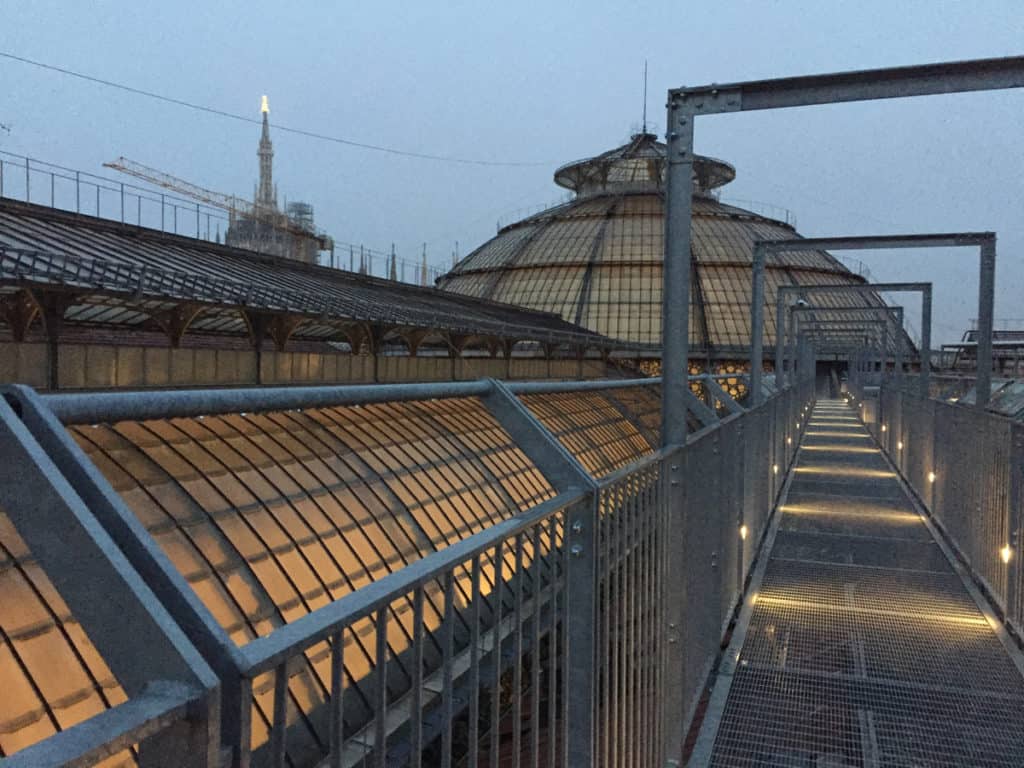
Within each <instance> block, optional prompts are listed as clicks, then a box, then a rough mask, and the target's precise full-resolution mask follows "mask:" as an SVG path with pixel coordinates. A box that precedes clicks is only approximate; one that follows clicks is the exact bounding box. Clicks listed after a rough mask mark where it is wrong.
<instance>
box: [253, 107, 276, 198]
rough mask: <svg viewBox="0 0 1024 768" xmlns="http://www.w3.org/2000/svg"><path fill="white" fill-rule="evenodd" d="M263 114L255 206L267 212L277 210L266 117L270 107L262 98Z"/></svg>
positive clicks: (272, 161)
mask: <svg viewBox="0 0 1024 768" xmlns="http://www.w3.org/2000/svg"><path fill="white" fill-rule="evenodd" d="M260 111H261V112H262V113H263V133H262V134H261V135H260V148H259V151H258V152H257V153H256V154H257V155H258V156H259V158H260V186H259V189H258V191H257V192H256V206H257V207H258V208H264V209H269V210H276V209H277V195H276V194H274V147H273V145H272V144H271V143H270V125H269V124H268V123H267V116H268V115H269V114H270V105H269V104H268V103H267V97H266V96H264V97H263V99H262V100H261V102H260Z"/></svg>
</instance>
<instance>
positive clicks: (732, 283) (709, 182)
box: [438, 133, 880, 370]
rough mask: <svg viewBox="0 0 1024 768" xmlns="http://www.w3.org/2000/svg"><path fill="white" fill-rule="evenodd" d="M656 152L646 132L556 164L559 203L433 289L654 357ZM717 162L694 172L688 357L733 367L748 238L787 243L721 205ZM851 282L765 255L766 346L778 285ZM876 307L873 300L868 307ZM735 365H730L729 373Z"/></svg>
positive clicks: (822, 263)
mask: <svg viewBox="0 0 1024 768" xmlns="http://www.w3.org/2000/svg"><path fill="white" fill-rule="evenodd" d="M664 165H665V145H664V144H663V143H661V142H659V141H658V140H657V139H656V137H655V136H653V135H652V134H649V133H642V134H637V135H635V136H633V137H632V139H631V140H630V141H629V143H627V144H625V145H623V146H621V147H617V148H616V149H613V150H611V151H609V152H605V153H603V154H601V155H597V156H596V157H593V158H590V159H588V160H581V161H577V162H573V163H569V164H567V165H564V166H562V167H561V168H559V169H558V170H557V171H556V172H555V177H554V178H555V182H556V183H557V184H559V185H560V186H563V187H565V188H567V189H570V190H572V191H574V192H575V193H576V194H575V197H574V199H573V200H571V201H570V202H567V203H564V204H562V205H558V206H555V207H553V208H549V209H547V210H545V211H542V212H541V213H538V214H535V215H533V216H529V217H527V218H525V219H522V220H521V221H517V222H516V223H514V224H511V225H508V226H505V227H503V228H502V229H501V230H500V231H499V232H498V234H497V236H495V237H494V238H492V239H491V240H489V241H487V242H486V243H484V244H483V245H481V246H480V247H479V248H477V249H476V250H474V251H473V252H472V253H470V254H469V255H468V256H466V257H465V258H464V259H462V260H461V261H460V262H459V263H458V264H456V265H455V267H454V268H453V269H452V270H451V272H449V273H448V274H447V275H445V276H444V277H442V278H441V279H440V280H439V281H438V285H439V287H441V288H444V289H446V290H449V291H454V292H456V293H462V294H467V295H471V296H478V297H483V298H488V299H494V300H496V301H502V302H508V303H511V304H519V305H521V306H524V307H529V308H531V309H538V310H544V311H547V312H555V313H557V314H559V315H561V316H562V317H563V318H565V319H566V320H568V321H570V322H574V323H577V324H578V325H582V326H584V327H585V328H589V329H591V330H594V331H597V332H598V333H602V334H604V335H606V336H610V337H612V338H614V339H617V340H619V341H620V342H622V347H623V348H625V349H626V350H627V354H630V351H632V353H635V354H636V356H638V357H650V358H657V357H659V355H660V347H661V280H662V258H663V252H664V227H665V222H664V201H663V179H664ZM735 174H736V172H735V169H734V168H733V167H732V166H731V165H729V164H728V163H725V162H723V161H721V160H715V159H713V158H708V157H699V158H697V161H696V162H695V168H694V182H695V184H694V188H695V194H694V200H693V230H692V249H691V250H692V267H691V268H692V288H691V304H690V345H691V355H692V357H693V358H695V359H698V360H705V361H707V363H709V365H704V366H701V369H704V370H707V369H714V370H717V369H718V368H720V367H721V365H717V364H712V363H713V361H719V363H724V361H731V363H736V362H737V361H743V360H745V359H746V358H747V356H748V354H749V352H748V350H749V347H750V330H749V326H750V267H751V262H752V258H753V245H754V242H755V241H757V240H768V239H780V238H791V237H798V236H799V235H798V234H797V233H796V231H795V230H794V228H793V227H792V226H791V225H789V224H787V223H785V222H782V221H779V220H776V219H773V218H769V217H767V216H763V215H761V214H758V213H755V212H753V211H750V210H745V209H743V208H739V207H736V206H733V205H728V204H726V203H723V202H721V201H720V200H719V199H718V197H717V194H718V189H719V188H720V187H721V186H723V185H725V184H727V183H728V182H730V181H732V179H733V178H735ZM843 282H850V283H862V282H864V280H863V278H861V277H860V276H859V275H856V274H854V273H852V272H850V271H849V270H848V269H847V268H846V267H845V266H843V265H842V264H841V263H840V262H839V261H837V260H836V259H835V258H833V257H832V256H831V255H829V254H828V253H825V252H822V251H793V252H788V253H787V252H783V253H777V254H773V255H772V256H771V257H770V258H769V261H768V264H767V269H766V274H765V299H766V312H765V320H766V338H765V343H766V345H768V346H773V345H774V343H775V310H774V307H775V297H776V291H777V289H778V287H779V286H780V285H793V284H798V285H818V284H832V283H843ZM866 298H868V297H864V296H857V295H856V294H846V295H844V294H837V295H828V294H822V295H820V296H819V297H816V298H815V303H816V304H818V305H820V306H823V307H825V306H833V307H836V308H839V307H842V306H850V305H857V304H863V303H864V302H865V299H866ZM872 301H878V302H879V303H880V299H872ZM740 367H742V366H740Z"/></svg>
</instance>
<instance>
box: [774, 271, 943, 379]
mask: <svg viewBox="0 0 1024 768" xmlns="http://www.w3.org/2000/svg"><path fill="white" fill-rule="evenodd" d="M851 292H852V293H878V292H886V293H920V294H921V346H922V347H924V346H926V344H931V326H932V284H931V283H859V284H858V283H840V284H837V285H806V286H804V285H784V286H781V287H780V288H779V292H778V298H777V301H776V311H777V313H778V315H777V323H778V326H777V328H776V335H778V336H781V337H782V338H783V339H785V337H786V334H787V330H786V325H787V324H786V314H787V313H786V312H785V310H784V309H783V308H784V307H785V306H786V296H788V295H790V294H801V293H804V294H811V293H851ZM886 308H889V307H888V305H882V306H879V307H878V309H879V310H882V309H886ZM789 309H790V312H789V314H792V310H793V309H795V308H794V307H789ZM831 311H833V312H843V311H846V310H845V309H843V308H841V307H837V308H833V309H832V310H831ZM761 335H762V336H763V333H762V334H761ZM785 346H786V345H785V344H776V350H775V353H776V354H775V365H776V368H777V372H776V376H777V377H778V372H779V371H782V370H783V369H784V368H785V355H786V351H785ZM929 375H930V374H929V366H928V365H925V364H922V365H921V371H920V374H919V377H918V379H919V385H920V389H921V392H923V393H924V395H923V396H924V397H926V398H927V396H928V382H929ZM776 386H778V383H777V384H776Z"/></svg>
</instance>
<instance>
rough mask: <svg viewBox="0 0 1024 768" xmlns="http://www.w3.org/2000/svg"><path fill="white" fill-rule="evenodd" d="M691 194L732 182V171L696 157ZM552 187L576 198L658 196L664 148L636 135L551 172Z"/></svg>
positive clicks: (662, 180) (710, 159)
mask: <svg viewBox="0 0 1024 768" xmlns="http://www.w3.org/2000/svg"><path fill="white" fill-rule="evenodd" d="M693 166H694V168H693V181H694V190H695V192H694V194H696V195H699V196H701V197H707V196H711V195H713V190H715V189H717V188H718V187H721V186H723V185H725V184H728V183H729V182H730V181H732V180H733V179H734V178H736V169H735V168H733V167H732V166H731V165H729V164H728V163H726V162H723V161H721V160H716V159H715V158H713V157H704V156H701V155H698V156H697V157H696V158H694V163H693ZM555 183H556V184H558V185H559V186H560V187H565V188H566V189H571V190H572V191H573V192H575V193H576V197H578V198H579V197H587V196H590V195H600V194H609V193H612V194H621V193H625V192H648V193H650V192H661V191H662V189H664V184H665V145H664V144H662V143H661V142H659V141H658V138H657V137H656V136H655V135H654V134H653V133H637V134H635V135H634V136H633V137H632V138H631V139H630V141H629V143H628V144H625V145H623V146H621V147H617V148H615V149H613V150H611V151H609V152H605V153H603V154H600V155H597V156H596V157H591V158H587V159H586V160H577V161H575V162H572V163H568V164H566V165H563V166H562V167H561V168H559V169H558V170H557V171H555Z"/></svg>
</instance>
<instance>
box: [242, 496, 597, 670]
mask: <svg viewBox="0 0 1024 768" xmlns="http://www.w3.org/2000/svg"><path fill="white" fill-rule="evenodd" d="M585 495H586V494H584V493H580V492H577V493H562V494H559V495H558V496H555V497H554V498H552V499H548V500H547V501H544V502H541V503H540V504H538V505H537V506H536V507H534V508H532V509H531V510H529V511H528V512H525V513H523V514H521V515H518V516H516V517H513V518H511V519H509V520H503V521H502V522H500V523H496V524H495V525H493V526H491V527H490V528H487V529H486V530H483V531H480V532H479V533H476V534H474V535H472V536H470V537H468V538H465V539H462V540H461V541H457V542H455V543H454V544H451V545H449V546H447V547H445V548H444V549H442V550H440V551H438V552H433V553H431V554H429V555H427V556H426V557H424V558H422V559H420V560H417V561H416V562H413V563H409V564H408V565H406V566H405V567H404V568H402V569H401V570H400V571H395V572H393V573H389V574H388V575H386V576H383V577H381V578H380V579H378V580H377V581H374V582H373V583H371V584H367V585H366V586H365V587H362V588H361V589H359V590H357V591H355V592H351V593H349V594H347V595H345V596H344V597H342V598H339V599H338V600H335V601H334V602H333V603H330V604H329V605H325V606H324V607H322V608H319V609H317V610H316V611H313V612H312V613H307V614H306V615H305V616H301V617H299V618H298V619H296V620H295V621H293V622H290V623H288V624H285V625H284V626H282V627H278V628H277V629H275V630H274V631H273V632H272V633H271V634H269V635H266V636H264V637H260V638H257V639H255V640H253V641H252V642H250V643H248V644H247V645H245V646H243V648H242V649H241V650H242V653H243V654H244V655H245V657H246V658H247V659H248V662H249V666H248V667H247V669H246V670H245V674H246V676H248V677H250V678H253V677H256V676H257V675H261V674H263V673H264V672H270V671H271V670H273V669H275V668H277V667H278V666H280V665H281V664H284V663H286V662H287V661H288V660H289V659H291V658H294V657H295V656H297V655H299V654H300V653H302V652H303V651H305V650H306V649H308V648H309V647H310V646H313V645H316V644H317V643H320V642H323V641H324V640H329V639H330V638H331V636H332V635H335V634H337V632H338V631H339V630H340V629H342V628H345V627H348V626H351V625H352V624H354V623H356V622H357V621H360V620H361V619H365V618H368V617H370V616H371V615H372V614H374V613H375V612H377V611H379V610H381V609H382V608H386V607H387V606H388V605H390V604H391V603H392V602H394V601H395V600H397V599H400V598H402V597H404V596H406V595H408V594H410V593H411V592H412V591H413V590H415V589H417V588H420V587H424V586H426V585H427V584H428V583H429V582H431V581H435V580H436V579H437V578H438V577H440V576H442V575H444V574H445V573H448V572H450V571H451V570H452V569H454V568H456V567H458V566H460V565H463V564H464V563H466V562H467V561H468V560H471V559H472V558H474V557H476V556H477V555H480V554H483V553H484V552H486V551H487V550H488V549H492V548H493V547H494V546H495V545H496V544H498V542H501V541H506V540H507V539H510V538H512V537H513V536H516V535H518V534H520V533H523V532H524V531H527V530H529V529H530V528H533V527H534V526H536V525H537V524H538V523H543V522H545V521H547V520H549V519H551V517H553V516H554V515H556V514H558V513H559V512H563V511H565V510H566V509H567V508H568V507H571V506H572V505H573V504H575V503H577V502H579V501H581V500H582V499H583V497H584V496H585Z"/></svg>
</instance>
